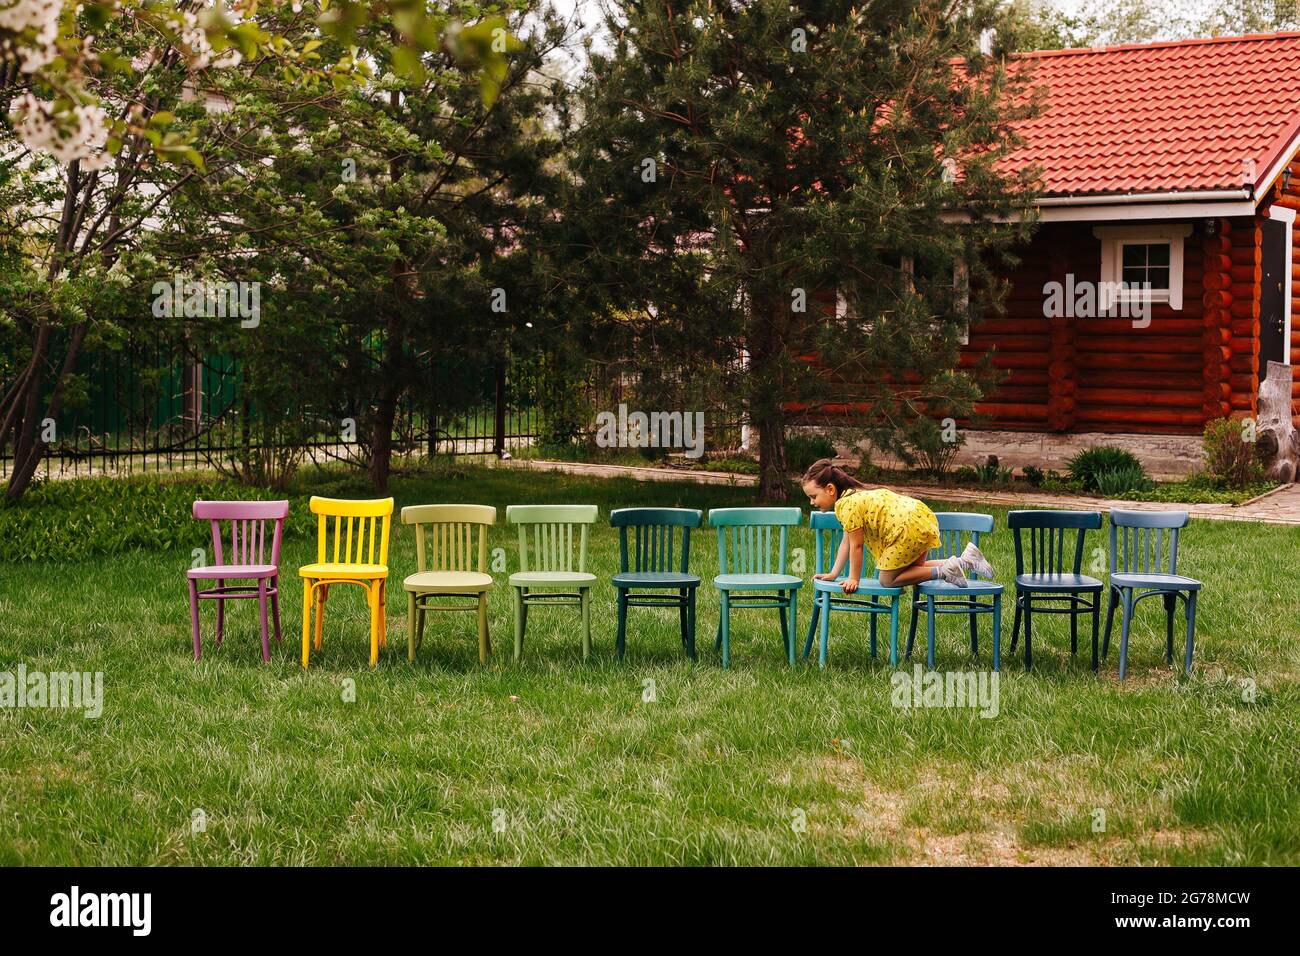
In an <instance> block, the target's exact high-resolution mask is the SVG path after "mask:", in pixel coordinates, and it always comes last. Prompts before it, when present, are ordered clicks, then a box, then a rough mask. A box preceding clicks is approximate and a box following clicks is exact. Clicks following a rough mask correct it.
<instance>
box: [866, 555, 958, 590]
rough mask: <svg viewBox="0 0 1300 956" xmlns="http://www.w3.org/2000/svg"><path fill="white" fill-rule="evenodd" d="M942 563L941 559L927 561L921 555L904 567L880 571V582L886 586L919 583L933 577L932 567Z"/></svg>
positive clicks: (892, 586)
mask: <svg viewBox="0 0 1300 956" xmlns="http://www.w3.org/2000/svg"><path fill="white" fill-rule="evenodd" d="M941 564H943V561H942V560H937V561H927V560H926V559H925V555H924V554H923V555H921V556H920V557H919V558H917V559H916V560H915V561H913V562H912V563H911V564H909V565H908V566H907V567H905V568H895V569H893V570H889V571H881V572H880V583H881V584H883V585H884V586H885V587H887V588H901V587H906V586H907V585H909V584H920V583H922V582H923V581H929V580H930V579H931V578H933V577H934V571H933V570H932V569H933V568H937V567H938V566H939V565H941Z"/></svg>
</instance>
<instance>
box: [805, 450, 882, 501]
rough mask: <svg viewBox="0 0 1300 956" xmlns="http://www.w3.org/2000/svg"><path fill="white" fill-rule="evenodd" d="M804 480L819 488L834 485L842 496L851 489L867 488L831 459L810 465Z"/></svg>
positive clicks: (820, 460) (821, 459) (824, 459)
mask: <svg viewBox="0 0 1300 956" xmlns="http://www.w3.org/2000/svg"><path fill="white" fill-rule="evenodd" d="M803 480H804V481H805V482H809V481H811V482H812V483H813V484H815V485H817V486H818V487H819V488H824V487H825V486H826V485H834V486H835V490H836V491H837V492H839V493H840V494H843V493H844V492H846V491H849V490H851V489H856V488H866V487H867V485H865V484H863V483H862V482H860V481H858V479H856V478H854V477H853V476H852V475H850V474H849V473H848V472H847V471H845V470H844V469H843V468H841V467H840V466H839V465H837V464H835V462H833V461H832V460H831V459H829V458H819V459H818V460H817V461H815V462H813V463H812V464H811V465H809V466H808V470H807V471H805V472H804V473H803Z"/></svg>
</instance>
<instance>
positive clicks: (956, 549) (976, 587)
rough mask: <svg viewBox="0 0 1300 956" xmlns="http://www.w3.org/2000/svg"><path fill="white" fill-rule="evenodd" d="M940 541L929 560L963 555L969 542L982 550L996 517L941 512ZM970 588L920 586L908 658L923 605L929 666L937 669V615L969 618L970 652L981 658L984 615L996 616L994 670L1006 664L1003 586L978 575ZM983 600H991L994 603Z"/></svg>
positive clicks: (941, 584) (969, 583)
mask: <svg viewBox="0 0 1300 956" xmlns="http://www.w3.org/2000/svg"><path fill="white" fill-rule="evenodd" d="M935 517H936V518H938V519H939V537H940V539H942V541H943V544H941V545H940V546H939V547H937V548H931V549H930V554H929V556H928V557H929V558H930V560H936V559H940V558H947V557H950V556H951V555H960V554H961V552H962V549H963V548H965V547H966V542H967V541H968V540H969V541H974V542H975V547H977V548H978V547H979V546H980V536H981V535H985V534H988V533H989V532H991V531H992V530H993V517H992V515H976V514H960V513H956V512H950V511H940V512H937V513H936V514H935ZM966 581H967V586H966V587H964V588H963V587H958V586H957V585H955V584H949V583H948V582H947V581H925V582H923V583H921V584H918V585H917V586H916V597H914V598H913V599H912V621H911V623H910V624H909V625H908V630H907V657H908V659H909V660H910V659H911V657H912V642H913V641H914V640H915V639H916V619H917V615H918V612H919V611H920V609H921V607H922V605H924V607H925V617H926V629H927V631H926V633H927V641H928V644H927V652H926V658H925V659H926V665H927V666H928V667H930V668H933V667H934V616H935V614H965V615H966V616H967V617H968V618H969V620H970V652H971V653H972V654H974V655H977V656H978V654H979V630H978V623H977V622H978V620H979V615H981V614H992V615H993V669H994V670H998V669H999V668H1000V667H1001V663H1002V590H1003V588H1002V585H1000V584H994V583H993V582H992V581H981V580H979V577H978V576H977V575H974V574H971V575H968V576H967V579H966ZM981 598H991V600H990V601H985V600H981Z"/></svg>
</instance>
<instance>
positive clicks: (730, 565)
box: [709, 508, 803, 667]
mask: <svg viewBox="0 0 1300 956" xmlns="http://www.w3.org/2000/svg"><path fill="white" fill-rule="evenodd" d="M802 520H803V513H802V512H801V511H800V510H799V509H798V508H715V509H713V510H712V511H710V512H709V525H710V526H711V527H714V528H717V529H718V576H717V577H715V578H714V579H713V584H714V587H716V588H717V589H718V591H719V593H720V596H721V599H722V611H721V613H720V615H719V617H718V637H717V640H716V641H715V642H714V647H715V648H721V649H722V666H723V667H726V666H728V665H729V664H730V663H731V608H732V606H733V605H734V606H735V607H737V608H766V607H774V608H776V609H777V610H778V611H779V612H780V614H781V638H782V640H783V641H784V642H785V653H786V656H787V657H788V658H789V661H790V666H791V667H793V666H794V634H795V631H796V630H797V627H796V625H797V617H798V611H799V605H798V601H799V588H801V587H802V586H803V578H801V577H797V576H795V575H793V574H786V573H785V555H786V550H787V547H788V545H789V532H790V528H791V527H792V526H794V525H797V524H799V523H800V521H802ZM773 529H776V530H777V531H778V534H777V543H776V548H775V551H776V560H775V561H773V560H772V557H773V554H772V552H773V546H772V537H773V535H772V531H773ZM728 559H730V560H728ZM787 612H788V613H789V619H788V620H787V617H786V615H787Z"/></svg>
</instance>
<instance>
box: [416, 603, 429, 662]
mask: <svg viewBox="0 0 1300 956" xmlns="http://www.w3.org/2000/svg"><path fill="white" fill-rule="evenodd" d="M426 613H427V609H426V608H425V607H424V606H423V605H421V604H420V603H419V602H418V601H417V602H416V604H415V649H416V650H417V651H418V650H419V649H420V648H421V647H422V646H423V645H424V615H425V614H426Z"/></svg>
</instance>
